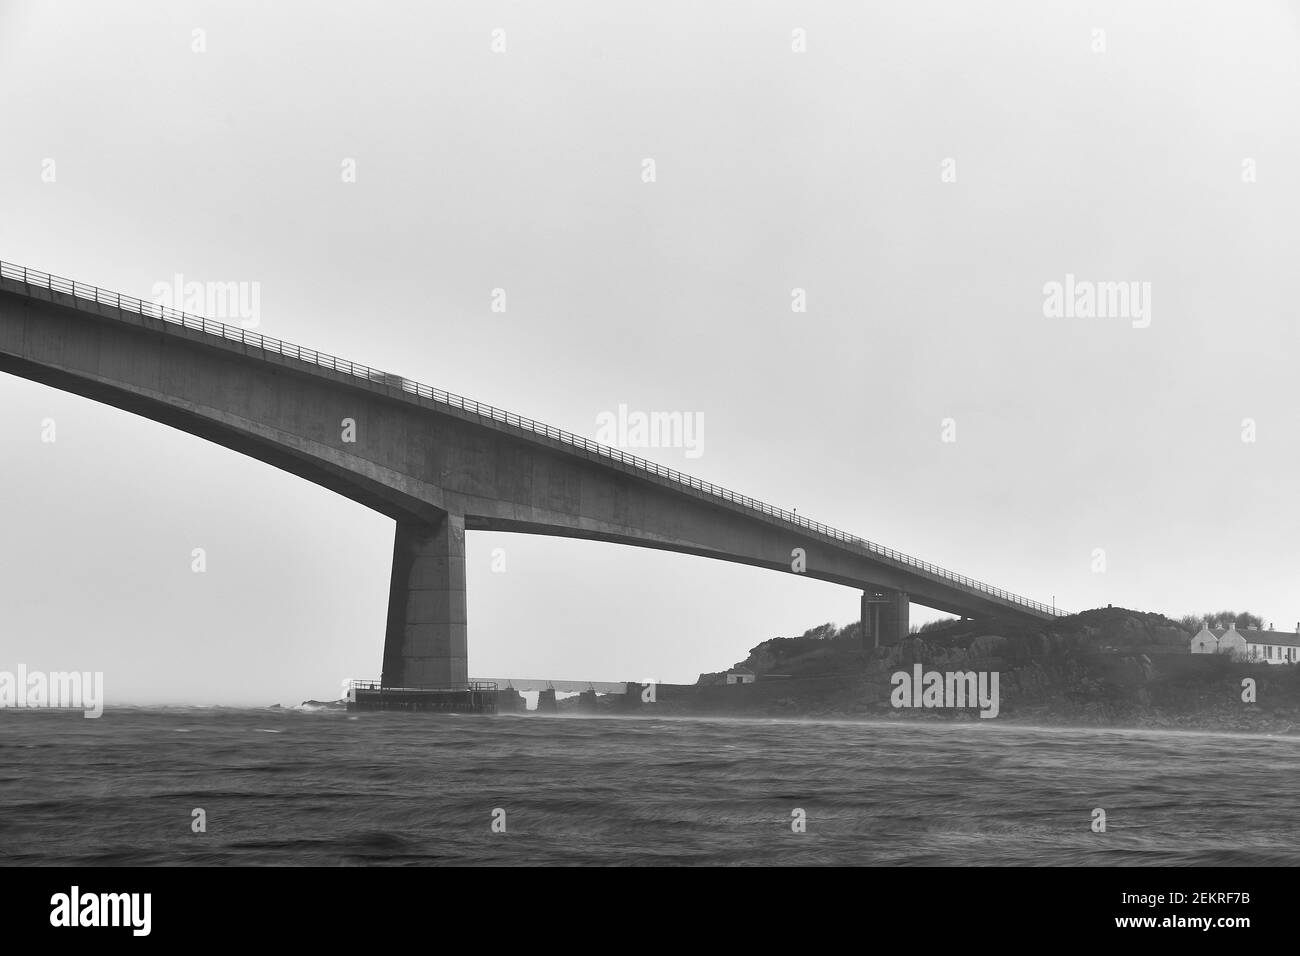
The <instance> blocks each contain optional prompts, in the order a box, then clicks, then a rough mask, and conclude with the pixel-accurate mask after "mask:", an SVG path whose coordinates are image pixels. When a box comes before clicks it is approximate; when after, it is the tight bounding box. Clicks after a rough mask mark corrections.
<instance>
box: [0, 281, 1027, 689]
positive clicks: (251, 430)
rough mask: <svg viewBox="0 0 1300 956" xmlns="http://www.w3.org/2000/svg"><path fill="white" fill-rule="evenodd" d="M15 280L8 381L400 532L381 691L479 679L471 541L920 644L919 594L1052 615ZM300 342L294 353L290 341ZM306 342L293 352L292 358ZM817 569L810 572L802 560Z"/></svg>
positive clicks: (564, 447)
mask: <svg viewBox="0 0 1300 956" xmlns="http://www.w3.org/2000/svg"><path fill="white" fill-rule="evenodd" d="M234 333H235V337H234V339H233V340H232V339H231V337H230V336H229V335H226V336H222V335H216V334H212V333H210V332H204V331H200V330H196V329H192V328H188V327H180V326H177V325H174V324H172V323H168V322H164V321H161V320H160V319H156V318H153V317H151V316H148V315H144V314H139V313H136V312H131V311H127V310H124V309H122V308H117V307H113V306H109V305H102V304H97V303H95V302H87V301H85V300H84V299H81V298H74V297H73V296H71V295H68V294H63V293H60V292H56V291H51V290H48V289H33V288H29V287H27V285H26V284H25V283H22V282H15V281H13V280H12V279H7V278H0V372H8V373H10V374H13V375H17V376H19V377H22V378H25V379H29V380H32V381H36V382H41V383H44V384H47V385H50V386H52V387H55V388H59V389H62V390H64V391H67V392H71V393H74V394H78V395H82V396H85V397H87V398H90V399H93V400H95V401H98V402H103V403H105V404H108V405H112V406H115V407H117V408H121V409H124V410H126V411H129V412H132V413H134V414H138V415H142V416H144V417H147V418H150V419H153V420H154V421H158V422H161V423H163V424H166V425H169V426H171V427H174V428H177V429H180V430H182V431H185V432H188V433H190V434H194V435H198V436H200V437H202V438H205V439H208V440H210V441H213V442H215V443H217V444H220V445H223V446H225V447H227V448H230V449H233V450H235V451H237V452H240V453H241V454H245V455H249V456H251V457H254V458H257V459H258V460H261V461H264V462H266V463H268V464H270V465H273V466H275V467H277V468H280V469H283V470H285V471H288V472H291V473H293V474H295V475H298V476H300V477H302V478H305V479H307V480H309V481H312V482H315V483H316V484H319V485H321V486H323V487H326V488H329V489H331V490H333V491H336V492H338V493H339V494H342V495H345V496H346V497H348V498H351V499H352V500H354V501H358V502H360V503H362V504H364V505H366V506H368V507H370V508H373V509H375V510H377V511H380V512H382V513H384V514H386V515H388V516H390V517H392V518H393V519H394V520H395V521H396V523H397V527H396V533H395V536H394V546H393V567H392V577H391V588H390V595H389V606H388V615H387V622H386V628H385V636H384V651H383V683H384V684H385V685H387V686H390V687H391V686H448V685H456V684H463V683H464V682H465V681H466V680H467V679H468V668H467V661H468V642H467V619H466V595H465V533H466V530H467V529H468V530H497V531H513V532H527V533H532V534H547V535H561V536H565V537H573V538H585V539H590V540H597V541H609V542H614V543H620V544H629V545H636V546H639V547H647V548H658V549H662V550H669V551H675V552H679V553H683V554H692V555H698V556H701V557H708V558H712V559H717V560H724V561H731V562H737V563H743V564H748V565H750V566H753V567H761V568H767V569H769V570H774V571H780V572H782V573H786V574H790V573H801V574H802V575H803V576H806V577H811V578H816V579H818V580H822V581H829V582H832V583H835V584H840V585H843V586H846V587H852V588H856V589H858V590H860V591H862V592H864V594H863V601H862V625H863V626H862V633H863V639H864V641H866V642H869V643H871V644H890V643H895V642H897V641H898V640H901V639H902V638H903V637H905V636H906V635H907V632H908V606H909V602H911V603H917V604H922V605H925V606H927V607H932V608H935V609H937V610H941V611H947V612H949V613H954V614H961V615H965V616H970V617H995V618H996V617H1005V618H1012V619H1029V620H1035V621H1041V620H1045V619H1047V618H1048V617H1049V616H1050V615H1047V614H1045V613H1044V612H1043V611H1042V610H1036V609H1033V608H1029V607H1026V606H1024V605H1023V604H1017V603H1015V602H1014V601H1012V600H1010V599H1009V597H1007V596H1003V595H1000V594H995V593H992V592H990V591H984V592H977V591H973V590H971V589H970V588H969V587H967V586H963V585H962V584H961V583H959V582H955V581H953V580H951V579H943V578H941V577H939V576H936V575H934V574H927V573H924V572H922V571H920V570H917V569H915V568H914V567H911V566H907V565H905V564H903V563H901V562H899V561H898V560H892V559H890V558H888V557H887V556H884V555H882V554H881V553H879V552H871V551H869V550H868V549H866V548H865V546H864V545H863V544H862V543H861V542H857V543H856V544H855V543H854V542H846V541H843V540H839V539H836V538H832V537H828V536H826V535H824V534H821V533H818V532H815V531H813V530H810V529H808V528H806V527H803V526H801V525H799V524H798V523H795V522H792V521H790V520H787V519H784V518H782V517H780V516H775V515H770V514H765V513H762V512H760V511H757V510H755V509H754V508H751V507H746V506H743V505H741V504H738V503H736V502H735V501H731V500H726V499H724V498H721V497H719V496H718V495H716V494H711V493H707V492H706V491H704V490H702V489H699V488H693V487H690V486H686V485H683V484H682V483H681V482H680V481H676V480H674V479H672V478H670V477H665V476H661V475H658V474H655V473H653V472H648V471H646V470H645V469H644V468H640V467H638V466H635V465H632V464H629V463H627V462H623V461H620V460H618V459H616V458H614V457H611V456H610V455H609V454H607V453H603V452H593V451H592V450H591V449H587V448H581V447H575V446H574V444H573V441H572V440H570V439H566V438H564V437H561V436H560V433H558V432H555V431H554V430H546V431H544V432H538V431H537V430H536V429H535V428H533V429H529V428H526V427H524V426H522V425H518V424H512V423H510V422H507V421H502V420H501V419H500V418H499V417H492V416H486V415H484V414H482V413H481V412H480V411H477V410H475V409H473V408H471V407H470V405H472V404H473V403H464V404H463V405H462V406H461V407H456V406H454V405H452V404H449V403H448V402H447V401H445V400H443V401H435V400H434V399H432V398H425V397H423V396H419V395H414V394H412V393H411V391H410V389H409V388H406V387H405V385H409V384H410V383H406V382H405V381H404V380H403V379H400V378H397V377H396V376H390V375H386V374H383V373H374V372H370V371H369V370H365V371H366V372H367V373H368V375H361V376H359V375H358V372H357V371H356V367H351V366H349V370H347V371H344V370H341V369H340V368H338V367H335V366H330V367H323V366H322V364H321V363H320V361H319V359H320V356H316V353H309V354H310V355H312V356H316V358H315V359H314V360H311V361H309V360H307V359H304V358H303V357H302V355H303V354H308V353H302V352H300V354H299V355H298V356H297V357H295V356H293V355H291V354H289V353H288V352H287V351H285V350H284V349H283V348H281V349H280V350H279V351H274V352H273V351H270V350H268V348H266V347H265V345H264V343H262V342H261V340H260V337H258V336H255V335H254V336H252V337H251V339H250V340H249V341H240V333H239V330H234ZM280 346H283V343H280ZM295 348H296V347H295ZM552 432H554V434H552ZM796 553H802V554H803V555H804V557H805V559H806V561H805V565H806V566H804V567H801V569H800V570H799V571H798V572H795V571H793V562H792V556H793V555H794V554H796Z"/></svg>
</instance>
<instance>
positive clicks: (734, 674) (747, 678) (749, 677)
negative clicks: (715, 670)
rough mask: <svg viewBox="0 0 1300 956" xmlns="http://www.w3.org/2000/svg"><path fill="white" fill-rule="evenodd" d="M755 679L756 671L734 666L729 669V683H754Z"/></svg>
mask: <svg viewBox="0 0 1300 956" xmlns="http://www.w3.org/2000/svg"><path fill="white" fill-rule="evenodd" d="M755 680H756V678H755V677H754V672H753V671H751V670H746V669H745V668H743V667H733V668H732V669H731V670H729V671H727V683H728V684H752V683H754V681H755Z"/></svg>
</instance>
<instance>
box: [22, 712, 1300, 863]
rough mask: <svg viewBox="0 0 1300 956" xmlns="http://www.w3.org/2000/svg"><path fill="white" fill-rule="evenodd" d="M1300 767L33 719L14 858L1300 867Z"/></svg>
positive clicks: (1160, 736) (276, 719) (1092, 740)
mask: <svg viewBox="0 0 1300 956" xmlns="http://www.w3.org/2000/svg"><path fill="white" fill-rule="evenodd" d="M1297 771H1300V739H1296V738H1268V737H1243V736H1229V735H1211V734H1178V733H1161V732H1139V731H1097V730H1061V729H1029V728H1015V727H1009V726H1006V725H995V724H992V723H991V722H984V721H980V722H976V723H968V724H959V725H949V724H942V725H940V724H917V723H908V724H899V723H889V724H854V723H829V722H793V721H741V720H655V719H611V718H576V717H575V718H568V717H557V718H545V717H506V716H502V717H496V718H491V717H441V716H429V715H402V714H362V715H347V714H342V713H303V712H297V711H254V710H155V711H148V710H119V711H108V712H106V713H105V715H104V716H103V717H102V718H100V719H99V720H86V719H83V718H82V717H81V716H80V715H72V714H62V713H48V712H44V713H29V712H24V713H15V712H7V713H0V863H5V864H34V863H52V864H65V863H67V864H91V865H95V864H120V865H129V864H144V865H148V864H207V865H210V864H234V863H238V864H314V865H354V864H359V865H365V864H384V863H398V864H425V865H427V864H449V863H456V864H482V863H488V864H548V863H558V864H647V863H687V864H694V863H709V864H890V865H900V864H985V865H986V864H995V865H997V864H1017V865H1032V864H1166V865H1170V864H1172V865H1178V864H1198V865H1199V864H1220V865H1234V864H1263V865H1284V864H1285V865H1296V864H1300V805H1298V804H1300V791H1298V790H1297V783H1298V782H1300V774H1298V773H1297ZM200 807H201V808H203V809H204V810H205V811H206V814H207V832H206V833H201V834H195V833H192V832H191V819H192V817H191V811H192V810H193V809H195V808H200ZM1096 807H1100V808H1103V809H1104V810H1105V811H1106V814H1107V832H1106V833H1104V834H1098V833H1093V832H1091V829H1090V824H1091V822H1092V811H1093V809H1094V808H1096ZM496 808H501V809H503V810H504V811H505V826H506V832H505V833H493V832H492V829H491V824H492V819H493V811H494V809H496ZM795 808H801V809H803V810H804V811H806V814H807V832H805V833H794V832H792V829H791V821H792V819H793V817H792V811H794V809H795Z"/></svg>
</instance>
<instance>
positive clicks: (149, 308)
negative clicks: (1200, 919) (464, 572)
mask: <svg viewBox="0 0 1300 956" xmlns="http://www.w3.org/2000/svg"><path fill="white" fill-rule="evenodd" d="M0 276H3V277H4V278H7V279H15V280H18V281H20V282H22V283H23V284H24V285H27V286H36V287H37V288H41V289H49V290H50V291H52V292H61V293H63V294H65V295H70V296H72V297H73V298H75V299H82V300H84V301H86V302H94V303H96V304H97V305H103V306H112V307H114V308H116V309H118V310H119V311H127V312H134V313H136V314H139V315H144V316H148V317H150V318H155V319H161V320H162V321H164V322H171V323H173V324H175V325H180V326H183V327H185V328H187V329H194V330H196V331H199V332H206V333H208V334H209V335H218V336H221V337H222V338H224V339H228V340H230V341H232V342H239V343H240V344H242V345H245V346H248V347H250V348H255V349H259V350H261V351H263V352H267V353H273V354H275V355H282V356H285V357H286V358H293V359H297V360H298V361H301V362H308V363H310V364H312V365H316V366H319V367H320V368H327V369H330V370H331V371H335V372H342V373H344V374H347V375H351V376H354V377H356V378H360V379H364V380H366V381H367V382H375V383H378V384H381V385H387V386H388V387H390V388H400V389H401V390H402V391H403V392H407V393H409V394H412V395H416V396H418V397H420V398H424V399H428V400H430V401H432V402H435V403H437V404H439V405H445V406H447V407H449V408H455V409H459V410H460V411H462V412H467V413H469V414H472V415H476V416H478V417H479V418H482V419H486V420H489V421H493V422H499V423H501V424H505V425H509V426H511V427H514V428H518V429H521V430H523V431H527V432H531V433H533V434H535V435H541V436H544V437H546V438H549V439H552V440H554V441H558V442H561V443H563V444H565V445H569V446H572V447H573V448H575V449H578V450H580V451H582V452H584V453H585V454H586V455H587V456H588V457H589V458H598V459H603V460H607V461H609V462H611V463H617V464H621V465H623V466H626V467H628V468H630V469H632V470H633V471H635V472H643V473H646V474H650V475H654V476H655V477H657V478H663V479H666V480H668V481H671V482H674V483H675V484H677V485H680V486H682V487H685V488H690V489H692V490H693V491H697V492H700V493H702V494H704V495H706V496H709V497H712V498H717V499H720V500H722V501H726V502H729V503H731V504H734V505H739V506H740V507H742V508H745V509H747V510H749V511H753V512H756V513H758V514H761V515H764V516H765V517H768V518H774V519H776V520H777V521H781V522H783V523H785V524H787V525H789V526H791V527H793V528H798V529H800V530H803V531H807V532H811V533H812V534H816V535H820V536H822V537H824V538H828V539H830V540H832V541H835V542H838V543H840V544H842V545H848V546H849V547H850V549H854V550H857V551H860V552H863V553H865V554H869V555H871V556H872V557H874V558H877V559H880V560H883V561H884V562H885V563H893V564H895V565H897V566H898V567H899V568H902V569H903V570H907V571H912V572H919V573H921V574H924V575H929V576H930V577H931V578H933V579H935V580H938V581H941V582H943V583H946V584H952V585H956V586H957V587H959V588H962V589H965V590H966V591H968V592H970V593H973V594H979V595H984V596H988V597H994V598H999V599H1001V600H1002V601H1005V602H1006V603H1008V604H1013V605H1017V606H1020V607H1024V608H1028V609H1030V610H1034V611H1037V612H1039V613H1041V614H1050V615H1054V616H1056V617H1063V616H1065V614H1066V613H1067V612H1065V611H1063V610H1060V609H1058V608H1056V607H1054V606H1051V605H1047V604H1044V603H1042V602H1041V601H1034V600H1031V599H1029V598H1027V597H1023V596H1021V595H1019V594H1013V593H1012V592H1010V591H1006V590H1003V589H1002V588H996V587H993V586H992V585H991V584H985V583H984V582H983V581H977V580H976V579H974V578H969V577H967V576H966V575H964V574H957V573H956V572H955V571H949V570H948V569H947V568H942V567H939V566H938V565H936V564H931V563H930V562H929V561H922V560H921V559H920V558H914V557H912V556H911V555H910V554H904V553H903V552H901V551H895V550H894V549H893V548H886V547H884V546H883V545H879V544H876V543H875V542H873V541H867V540H866V539H864V538H859V537H857V536H856V535H851V534H849V533H847V532H845V531H841V530H839V529H838V528H832V527H830V526H829V525H825V524H822V523H821V522H820V521H810V520H809V519H807V518H805V517H803V516H802V515H797V514H794V513H793V512H790V511H785V510H784V509H781V508H777V507H774V506H773V505H769V504H767V503H766V502H763V501H758V500H757V499H754V498H750V497H748V496H747V495H741V494H737V493H736V492H734V491H731V490H729V489H727V488H722V487H719V486H718V485H715V484H712V483H710V482H707V481H701V480H700V479H698V478H693V477H691V476H690V475H687V474H683V473H682V472H679V471H677V470H675V469H672V468H668V467H665V466H664V465H660V464H658V463H656V462H653V461H647V460H646V459H644V458H639V457H637V456H636V455H629V454H627V453H626V452H622V451H619V450H618V449H616V448H611V447H609V446H608V445H601V444H599V443H598V442H594V441H590V440H589V439H586V438H583V437H582V436H581V435H575V434H573V433H572V432H567V431H564V430H563V429H559V428H555V427H553V426H551V425H547V424H544V423H543V422H538V421H533V419H531V418H525V417H523V416H522V415H516V414H514V413H513V412H507V411H505V410H503V409H500V408H495V407H493V406H491V405H485V404H483V403H482V402H476V401H474V400H473V399H469V398H465V397H463V396H461V395H455V394H453V393H451V392H445V391H443V390H442V389H440V388H433V387H431V386H429V385H421V384H420V383H419V382H413V381H411V380H410V379H407V378H404V377H402V376H400V375H394V374H392V373H390V372H383V371H380V370H379V369H375V368H370V367H369V366H368V365H358V364H357V363H356V362H349V361H348V360H347V359H341V358H338V357H336V356H333V355H328V354H326V353H324V352H317V351H315V350H314V349H305V348H302V347H301V346H298V345H294V344H292V343H290V342H284V341H281V340H280V339H274V338H271V337H270V336H266V335H261V334H259V333H257V332H250V331H249V330H247V329H243V328H240V327H238V326H234V325H226V324H225V323H222V322H215V321H213V320H212V319H205V318H203V317H202V316H196V315H190V314H188V313H185V312H178V311H177V310H175V309H170V308H167V307H165V306H161V305H158V304H157V303H155V302H146V301H144V300H142V299H137V298H134V297H133V296H127V295H122V294H120V293H117V292H109V291H107V290H105V289H100V288H98V287H96V286H92V285H86V284H85V283H81V282H75V281H73V280H72V279H64V278H62V277H60V276H54V275H50V274H49V273H46V272H39V271H37V270H35V269H28V268H26V267H25V266H19V265H14V264H13V263H9V262H4V261H0Z"/></svg>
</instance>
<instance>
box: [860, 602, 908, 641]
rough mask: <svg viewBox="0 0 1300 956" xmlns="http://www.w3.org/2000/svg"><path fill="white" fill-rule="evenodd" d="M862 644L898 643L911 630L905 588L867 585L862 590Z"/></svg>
mask: <svg viewBox="0 0 1300 956" xmlns="http://www.w3.org/2000/svg"><path fill="white" fill-rule="evenodd" d="M861 620H862V646H863V647H864V648H865V647H880V646H881V645H889V644H898V643H900V642H901V641H903V640H905V639H906V638H907V635H908V634H909V633H910V631H911V602H910V600H909V599H908V596H907V592H906V591H889V590H886V589H884V588H870V589H868V590H866V591H863V592H862V611H861Z"/></svg>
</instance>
